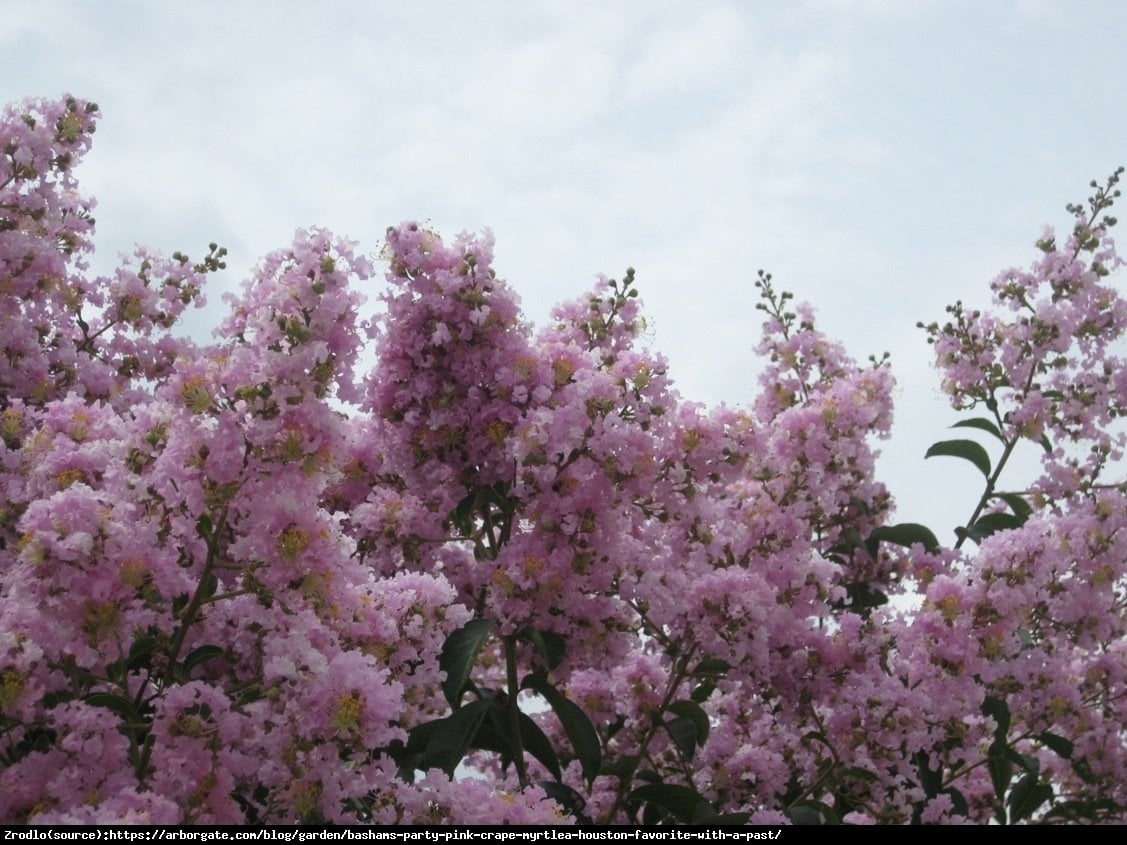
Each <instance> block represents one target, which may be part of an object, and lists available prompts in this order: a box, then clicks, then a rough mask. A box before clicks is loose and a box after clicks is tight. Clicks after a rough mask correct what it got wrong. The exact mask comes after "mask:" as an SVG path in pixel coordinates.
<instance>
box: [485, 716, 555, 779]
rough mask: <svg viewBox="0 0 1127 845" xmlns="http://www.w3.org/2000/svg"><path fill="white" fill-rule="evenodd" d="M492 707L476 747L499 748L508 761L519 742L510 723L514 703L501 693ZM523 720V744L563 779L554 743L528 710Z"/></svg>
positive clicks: (530, 752) (499, 751)
mask: <svg viewBox="0 0 1127 845" xmlns="http://www.w3.org/2000/svg"><path fill="white" fill-rule="evenodd" d="M491 701H492V704H493V706H492V707H491V708H490V710H489V722H488V723H487V724H483V725H482V726H481V728H480V729H479V730H478V733H477V736H476V737H475V738H474V744H473V747H474V748H481V749H483V750H486V751H496V752H497V753H498V754H500V755H502V757H504V758H505V761H506V764H507V763H508V762H509V761H511V760H512V759H513V753H514V749H515V748H516V742H514V739H513V735H512V728H511V722H510V721H509V707H510V706H511V705H510V704H509V703H507V702H506V700H505V699H504V698H503V697H502V696H494V697H493V698H492V699H491ZM517 719H518V721H519V722H520V738H521V747H522V748H523V749H524V750H525V751H527V752H528V753H529V754H531V755H532V756H533V757H535V758H536V759H537V760H539V761H540V762H541V763H543V764H544V767H545V768H546V769H547V770H548V771H549V772H550V773H551V775H552V777H554V778H555V779H556V780H562V779H563V774H562V772H561V771H560V761H559V758H558V757H557V756H556V751H555V749H554V748H552V743H551V741H550V740H549V739H548V737H547V736H545V735H544V732H543V731H542V730H540V726H539V725H537V724H536V723H535V722H534V721H532V719H530V718H529V717H528V715H527V714H525V713H520V714H518V715H517Z"/></svg>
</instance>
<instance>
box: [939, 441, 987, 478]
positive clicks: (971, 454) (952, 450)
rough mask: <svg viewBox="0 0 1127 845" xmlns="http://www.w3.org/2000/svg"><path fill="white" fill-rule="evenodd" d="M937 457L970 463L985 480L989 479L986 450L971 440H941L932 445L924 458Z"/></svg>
mask: <svg viewBox="0 0 1127 845" xmlns="http://www.w3.org/2000/svg"><path fill="white" fill-rule="evenodd" d="M937 455H947V456H950V457H952V458H962V459H963V460H966V461H970V462H971V463H972V464H974V465H975V466H976V467H978V469H979V472H981V473H982V474H983V475H984V476H986V477H987V478H989V477H990V456H989V455H988V454H987V453H986V450H985V449H983V448H982V446H980V445H979V444H978V443H976V442H975V441H973V440H942V441H940V442H939V443H935V444H933V445H932V447H931V448H930V449H928V450H927V453H926V454H925V455H924V457H925V458H934V457H935V456H937Z"/></svg>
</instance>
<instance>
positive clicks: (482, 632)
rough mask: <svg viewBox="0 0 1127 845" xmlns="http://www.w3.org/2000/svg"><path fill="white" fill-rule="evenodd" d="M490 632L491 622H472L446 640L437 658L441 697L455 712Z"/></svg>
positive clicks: (487, 620) (475, 620)
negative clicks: (441, 679) (441, 672)
mask: <svg viewBox="0 0 1127 845" xmlns="http://www.w3.org/2000/svg"><path fill="white" fill-rule="evenodd" d="M492 628H493V620H491V619H471V620H470V621H469V622H467V623H466V624H465V625H463V626H462V627H461V628H459V629H458V630H457V631H455V632H454V633H452V634H451V635H450V636H449V637H447V638H446V642H445V643H444V644H443V646H442V654H441V655H439V657H438V667H439V668H440V669H441V670H442V671H443V672H445V673H446V680H444V681H443V682H442V693H443V695H445V696H446V700H447V701H449V702H450V706H451V707H453V708H455V709H457V708H458V706H459V704H460V702H461V700H462V692H463V691H464V690H465V688H466V683H467V682H468V681H469V679H470V670H471V669H473V665H474V663H476V662H477V656H478V655H479V654H480V653H481V649H482V647H484V645H485V642H486V640H488V639H489V632H490V631H491V630H492Z"/></svg>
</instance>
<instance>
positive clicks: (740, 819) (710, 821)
mask: <svg viewBox="0 0 1127 845" xmlns="http://www.w3.org/2000/svg"><path fill="white" fill-rule="evenodd" d="M750 818H751V813H716V814H715V815H711V816H708V815H705V816H696V817H694V818H693V824H699V825H710V826H714V825H719V824H731V825H745V824H747V822H748V819H750Z"/></svg>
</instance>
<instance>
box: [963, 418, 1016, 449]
mask: <svg viewBox="0 0 1127 845" xmlns="http://www.w3.org/2000/svg"><path fill="white" fill-rule="evenodd" d="M951 428H977V429H978V430H980V431H988V432H989V433H990V434H993V435H994V436H995V437H997V438H998V439H999V440H1001V441H1002V443H1005V442H1006V438H1004V437H1003V436H1002V432H1000V431H999V430H998V426H996V425H994V423H992V422H991V421H990V420H988V419H986V417H974V418H973V419H969V420H960V421H959V422H957V423H955V424H954V425H953V426H951Z"/></svg>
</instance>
